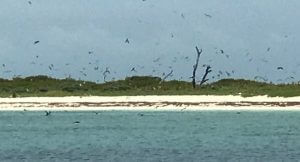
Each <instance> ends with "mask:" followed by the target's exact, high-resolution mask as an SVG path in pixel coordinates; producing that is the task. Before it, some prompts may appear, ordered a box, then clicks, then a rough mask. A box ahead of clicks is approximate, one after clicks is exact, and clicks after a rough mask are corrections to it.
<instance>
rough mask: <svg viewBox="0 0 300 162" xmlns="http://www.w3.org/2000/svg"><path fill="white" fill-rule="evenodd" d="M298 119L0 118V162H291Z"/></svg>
mask: <svg viewBox="0 0 300 162" xmlns="http://www.w3.org/2000/svg"><path fill="white" fill-rule="evenodd" d="M299 159H300V112H292V111H290V112H267V111H266V112H247V111H242V112H235V111H198V112H126V111H108V112H105V111H103V112H101V111H99V112H52V114H51V115H50V116H45V113H44V112H0V161H29V162H33V161H49V162H50V161H51V162H53V161H121V162H126V161H128V162H135V161H136V162H141V161H143V162H147V161H153V162H157V161H166V162H175V161H179V162H182V161H188V162H190V161H206V162H207V161H298V160H299Z"/></svg>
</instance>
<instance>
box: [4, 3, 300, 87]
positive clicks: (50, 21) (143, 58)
mask: <svg viewBox="0 0 300 162" xmlns="http://www.w3.org/2000/svg"><path fill="white" fill-rule="evenodd" d="M299 8H300V1H299V0H289V1H287V0H263V1H262V0H243V1H240V0H228V1H226V2H225V1H224V2H223V1H220V0H144V1H143V0H63V1H62V0H30V2H29V1H28V0H2V1H1V5H0V24H1V25H0V77H2V78H12V77H17V76H18V77H26V76H31V75H49V76H52V77H56V78H65V77H72V78H75V79H82V80H90V81H97V82H103V81H104V80H103V72H104V71H105V70H106V69H107V70H109V71H110V73H109V74H108V73H106V74H107V80H114V79H123V78H124V77H127V76H133V75H151V76H159V77H163V76H165V75H166V74H168V73H170V72H171V71H173V73H172V76H171V77H169V78H168V79H178V80H190V77H191V75H192V70H193V65H194V64H195V60H196V50H195V46H198V47H199V48H201V49H203V53H202V55H201V56H200V62H199V65H200V66H199V68H198V71H197V76H198V77H197V78H198V80H200V79H201V77H202V75H203V74H204V71H205V66H206V65H210V66H211V67H212V70H213V71H212V72H211V73H210V74H209V75H208V76H209V79H210V81H215V80H218V79H222V78H244V79H256V80H259V81H267V82H271V81H272V82H297V81H298V80H300V75H299V72H298V71H299V70H300V58H299V57H298V56H299V52H298V51H299V50H300V46H299V44H300V30H299V29H300V21H298V18H299V17H300V11H299ZM127 39H128V41H126V40H127ZM36 41H39V42H38V43H36V44H35V42H36ZM278 67H282V68H283V69H279V70H278ZM133 68H134V69H133Z"/></svg>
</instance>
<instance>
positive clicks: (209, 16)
mask: <svg viewBox="0 0 300 162" xmlns="http://www.w3.org/2000/svg"><path fill="white" fill-rule="evenodd" d="M204 15H205V16H206V17H208V18H212V16H211V15H209V14H207V13H205V14H204Z"/></svg>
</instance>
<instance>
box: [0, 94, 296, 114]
mask: <svg viewBox="0 0 300 162" xmlns="http://www.w3.org/2000/svg"><path fill="white" fill-rule="evenodd" d="M24 110H28V111H44V110H52V111H94V110H133V111H134V110H143V111H147V110H149V111H165V110H168V111H197V110H201V111H203V110H253V111H259V110H295V111H298V110H300V97H290V98H283V97H267V96H256V97H248V98H244V97H241V96H120V97H94V96H91V97H26V98H0V111H24Z"/></svg>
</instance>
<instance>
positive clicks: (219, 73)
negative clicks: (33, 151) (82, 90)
mask: <svg viewBox="0 0 300 162" xmlns="http://www.w3.org/2000/svg"><path fill="white" fill-rule="evenodd" d="M142 1H146V0H142ZM28 4H29V5H33V2H32V1H28ZM203 15H204V16H205V17H206V18H208V19H213V16H212V15H211V14H208V13H204V14H203ZM180 17H181V18H182V19H186V16H185V14H184V13H181V14H180ZM170 35H171V38H174V37H175V36H176V35H175V34H174V33H171V34H170ZM41 43H42V42H41V41H40V40H35V41H33V45H35V46H37V45H39V44H41ZM132 43H133V41H132V40H131V39H130V38H125V39H124V44H127V45H130V44H132ZM214 50H215V54H216V55H218V56H224V58H226V59H228V62H230V60H229V59H230V58H231V55H230V54H229V53H227V52H226V51H225V50H224V49H218V48H214ZM266 52H268V53H269V52H271V47H267V48H266ZM87 54H88V55H90V56H92V55H96V52H95V51H93V50H89V51H87ZM193 57H194V54H191V55H190V56H184V55H181V56H176V57H173V58H172V59H168V60H169V61H170V60H171V64H169V65H168V67H167V69H169V70H168V71H163V72H161V71H160V70H159V68H160V67H162V66H164V64H163V62H162V58H161V57H157V58H154V59H153V60H152V64H153V65H154V66H152V74H150V75H153V74H156V75H160V77H162V78H165V77H166V76H167V77H170V78H171V77H172V76H173V72H174V73H175V72H176V71H175V69H174V66H175V65H174V64H175V63H177V62H180V61H181V62H183V63H186V64H187V63H188V64H191V69H192V66H193V64H194V63H193V61H194V60H193V59H192V58H193ZM245 57H246V58H247V60H248V62H252V61H253V60H254V58H253V57H251V54H250V53H249V52H247V53H246V55H245ZM39 58H40V56H39V55H36V56H35V59H36V60H35V61H32V62H31V63H30V64H32V65H36V64H38V61H37V59H39ZM255 59H256V58H255ZM93 61H94V60H93ZM213 61H214V60H213V59H210V60H209V61H208V62H209V64H203V65H202V67H208V66H211V67H213V70H214V73H213V75H212V76H210V79H211V80H217V79H222V78H226V77H233V76H234V74H235V73H236V70H235V69H234V68H232V69H231V70H216V69H214V66H213V65H212V62H213ZM261 61H262V62H264V63H268V60H267V59H265V58H263V59H261ZM98 63H99V59H97V60H96V61H95V62H92V61H90V62H88V66H92V69H93V70H94V71H99V74H101V75H102V77H103V80H102V81H104V82H107V81H109V80H108V77H109V76H110V75H112V74H116V71H114V72H112V71H111V67H104V69H102V68H101V67H100V66H99V64H98ZM39 65H41V66H42V65H43V64H41V63H40V64H39ZM69 65H70V63H65V66H69ZM47 67H48V69H49V70H50V71H58V69H57V68H56V66H55V65H54V64H53V63H51V64H49V65H47ZM177 68H178V67H177ZM2 69H5V70H4V71H3V73H11V72H12V71H11V70H8V69H6V64H2ZM143 69H145V65H137V66H130V67H128V73H131V74H134V75H137V74H139V72H140V71H142V70H143ZM88 70H90V69H88V68H87V67H86V66H84V67H82V68H81V70H80V71H79V73H80V74H81V75H82V77H83V78H85V77H88ZM276 70H278V71H284V70H285V68H284V67H283V66H278V67H276ZM257 71H259V69H257ZM170 73H171V74H170ZM168 74H170V75H168ZM18 76H19V75H18ZM67 76H68V77H72V76H71V75H70V74H68V75H67ZM288 78H289V79H295V77H293V76H289V77H288ZM80 79H82V78H80ZM114 79H115V78H114V77H111V78H110V80H114ZM165 79H167V78H165ZM180 79H183V80H184V79H187V78H183V77H180ZM254 79H255V80H263V81H268V79H267V78H266V77H262V76H255V77H254ZM97 81H98V82H100V79H99V80H97ZM48 115H50V114H48Z"/></svg>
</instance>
